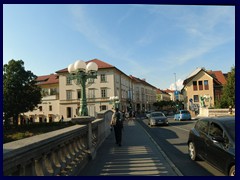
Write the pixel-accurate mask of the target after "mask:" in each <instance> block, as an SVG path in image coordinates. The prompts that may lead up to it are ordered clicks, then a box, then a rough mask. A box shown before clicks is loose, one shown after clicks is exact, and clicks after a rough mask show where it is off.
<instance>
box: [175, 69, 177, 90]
mask: <svg viewBox="0 0 240 180" xmlns="http://www.w3.org/2000/svg"><path fill="white" fill-rule="evenodd" d="M174 77H175V90H176V91H177V80H176V73H174Z"/></svg>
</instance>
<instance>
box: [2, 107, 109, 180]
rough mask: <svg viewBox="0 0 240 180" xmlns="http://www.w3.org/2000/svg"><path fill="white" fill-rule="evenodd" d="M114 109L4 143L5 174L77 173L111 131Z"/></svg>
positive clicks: (52, 174)
mask: <svg viewBox="0 0 240 180" xmlns="http://www.w3.org/2000/svg"><path fill="white" fill-rule="evenodd" d="M112 113H113V112H112V111H107V112H105V113H104V114H102V118H100V119H96V120H94V121H92V119H91V118H88V117H85V119H84V120H83V122H84V123H83V124H76V125H74V126H71V127H68V128H64V129H60V130H56V131H52V132H49V133H45V134H41V135H37V136H33V137H29V138H25V139H22V140H18V141H14V142H10V143H6V144H4V145H3V174H4V176H69V175H71V176H73V175H77V174H78V173H79V172H80V171H81V169H82V168H83V167H84V166H85V165H86V164H87V163H88V161H89V160H90V159H91V158H94V157H95V156H96V151H97V149H98V148H99V147H100V146H101V144H102V142H103V141H104V140H105V138H106V137H107V136H108V135H109V134H110V128H109V124H110V120H111V116H112Z"/></svg>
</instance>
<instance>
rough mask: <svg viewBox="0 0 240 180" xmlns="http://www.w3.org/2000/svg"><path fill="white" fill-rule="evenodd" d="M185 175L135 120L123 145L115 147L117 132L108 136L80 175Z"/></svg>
mask: <svg viewBox="0 0 240 180" xmlns="http://www.w3.org/2000/svg"><path fill="white" fill-rule="evenodd" d="M181 175H182V174H181V173H180V172H179V171H178V169H177V168H176V167H175V166H174V165H173V164H172V162H171V161H170V160H169V159H168V158H167V157H166V155H165V153H163V152H162V150H161V148H160V147H159V146H158V145H156V144H155V143H154V141H153V140H152V138H150V137H149V136H148V134H147V133H146V132H145V130H144V128H143V127H142V126H141V125H140V124H139V123H138V122H137V120H131V121H128V122H125V124H124V130H123V136H122V146H121V147H119V146H118V145H116V144H115V137H114V132H111V134H110V135H109V136H108V137H107V139H106V140H105V141H104V142H103V144H102V146H101V147H100V148H99V150H98V151H97V155H96V158H95V159H94V160H91V161H90V162H89V163H88V164H87V165H86V167H85V168H84V169H83V170H82V171H81V173H80V174H79V176H181Z"/></svg>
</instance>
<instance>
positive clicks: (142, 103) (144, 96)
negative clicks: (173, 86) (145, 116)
mask: <svg viewBox="0 0 240 180" xmlns="http://www.w3.org/2000/svg"><path fill="white" fill-rule="evenodd" d="M129 77H130V78H131V80H132V85H133V86H132V88H131V89H132V91H133V97H132V102H133V110H134V111H138V112H140V111H150V110H152V109H153V103H154V102H156V89H157V88H156V87H154V86H152V85H151V84H149V83H148V82H147V81H146V80H145V79H139V78H137V77H134V76H132V75H130V76H129Z"/></svg>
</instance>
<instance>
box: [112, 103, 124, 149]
mask: <svg viewBox="0 0 240 180" xmlns="http://www.w3.org/2000/svg"><path fill="white" fill-rule="evenodd" d="M111 125H112V126H113V128H114V133H115V139H116V144H118V145H119V146H121V145H122V129H123V120H122V119H121V113H120V112H119V109H118V108H116V109H115V112H114V113H113V116H112V120H111Z"/></svg>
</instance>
